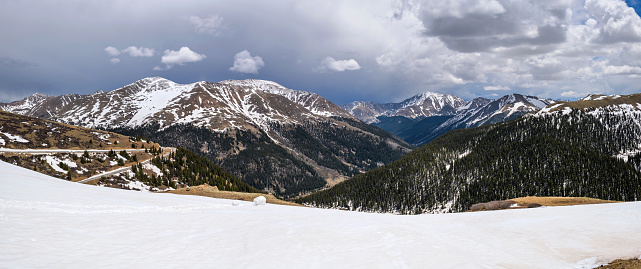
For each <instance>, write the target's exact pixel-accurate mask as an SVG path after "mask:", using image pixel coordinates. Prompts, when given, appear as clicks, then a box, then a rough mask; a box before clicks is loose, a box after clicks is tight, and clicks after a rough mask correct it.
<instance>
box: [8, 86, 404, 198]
mask: <svg viewBox="0 0 641 269" xmlns="http://www.w3.org/2000/svg"><path fill="white" fill-rule="evenodd" d="M19 103H20V101H19V102H14V103H10V104H0V109H3V110H7V111H16V108H17V107H18V106H19V105H20V104H19ZM20 111H21V113H23V114H25V115H33V116H38V117H42V118H47V119H52V120H55V121H59V122H64V123H70V124H75V125H80V126H84V127H89V128H101V129H109V130H116V131H118V132H121V133H124V134H127V135H131V136H145V137H148V138H150V139H153V140H154V141H157V142H160V143H162V144H164V145H167V146H174V147H178V146H182V147H185V148H187V149H189V150H192V151H196V152H199V153H201V154H203V155H204V156H206V157H207V158H209V159H210V160H212V161H214V162H215V163H217V164H219V165H221V166H222V167H223V168H225V169H226V170H228V171H229V172H231V173H232V174H234V175H235V176H237V177H238V178H240V179H241V180H243V181H245V182H247V183H249V184H251V185H253V186H255V187H257V188H259V189H262V190H268V191H271V192H274V193H276V194H280V195H296V194H298V193H302V192H307V191H310V190H313V189H317V188H322V187H324V186H325V185H326V184H327V182H328V181H329V182H333V181H340V180H341V179H343V178H345V177H346V176H351V175H354V174H356V173H360V172H361V171H366V170H369V169H372V168H375V167H378V166H381V165H383V164H384V163H388V162H391V161H393V160H395V159H397V158H399V157H401V156H402V155H404V154H405V153H406V152H408V151H409V149H410V148H412V146H410V145H408V144H407V143H405V142H404V141H402V140H401V139H399V138H397V137H395V136H394V135H391V134H389V133H387V132H385V131H383V130H381V129H378V128H376V127H373V126H369V125H366V124H363V123H361V122H359V121H358V120H357V119H356V118H354V117H352V116H351V115H349V114H348V113H347V112H346V111H344V110H343V109H341V108H340V107H338V106H336V105H335V104H333V103H331V102H330V101H328V100H326V99H324V98H322V97H320V96H318V95H316V94H313V93H309V92H302V91H294V90H290V89H287V88H284V87H282V86H281V85H278V84H277V83H274V82H269V81H260V80H245V81H223V82H221V83H212V82H204V81H201V82H196V83H191V84H178V83H175V82H172V81H169V80H167V79H164V78H159V77H153V78H146V79H142V80H139V81H136V82H134V83H132V84H130V85H127V86H125V87H122V88H120V89H116V90H113V91H109V92H96V93H94V94H90V95H82V96H81V95H64V96H58V97H47V98H45V99H43V100H41V101H40V102H39V103H37V104H34V105H33V106H31V107H30V108H24V106H23V108H21V110H20Z"/></svg>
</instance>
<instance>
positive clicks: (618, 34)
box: [585, 0, 641, 44]
mask: <svg viewBox="0 0 641 269" xmlns="http://www.w3.org/2000/svg"><path fill="white" fill-rule="evenodd" d="M585 8H586V9H587V10H588V11H589V12H590V14H591V15H592V16H594V18H595V19H596V20H597V21H598V22H600V23H599V24H594V25H592V26H593V27H595V28H596V29H597V30H598V32H597V33H598V35H597V36H596V37H595V39H594V40H593V41H595V42H597V43H603V44H612V43H617V42H639V41H641V18H639V15H638V14H637V13H636V12H635V11H634V9H633V8H631V7H629V6H628V5H627V4H626V3H625V2H624V1H620V0H586V1H585Z"/></svg>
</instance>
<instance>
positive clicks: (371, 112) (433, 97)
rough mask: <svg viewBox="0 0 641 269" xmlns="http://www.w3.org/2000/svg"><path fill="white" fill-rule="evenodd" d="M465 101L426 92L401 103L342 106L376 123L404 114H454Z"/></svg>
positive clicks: (408, 115) (350, 104)
mask: <svg viewBox="0 0 641 269" xmlns="http://www.w3.org/2000/svg"><path fill="white" fill-rule="evenodd" d="M464 104H465V101H464V100H463V99H461V98H459V97H456V96H454V95H451V94H441V93H434V92H426V93H422V94H418V95H415V96H412V97H410V98H408V99H406V100H404V101H403V102H400V103H386V104H381V103H375V102H361V101H356V102H351V103H349V104H345V105H342V106H341V107H342V108H344V109H345V110H347V111H348V112H349V113H350V114H351V115H353V116H354V117H356V118H358V119H359V120H361V121H363V122H365V123H370V124H371V123H376V122H378V120H377V118H378V117H381V116H383V117H393V116H402V117H406V118H410V119H422V118H426V117H430V116H434V115H452V114H454V113H455V111H456V109H457V108H458V107H460V106H462V105H464Z"/></svg>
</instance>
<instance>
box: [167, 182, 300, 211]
mask: <svg viewBox="0 0 641 269" xmlns="http://www.w3.org/2000/svg"><path fill="white" fill-rule="evenodd" d="M168 192H169V193H175V194H183V195H197V196H205V197H211V198H222V199H230V200H242V201H249V202H252V201H254V198H256V197H258V196H261V195H262V196H265V198H267V202H268V203H270V204H277V205H289V206H302V205H300V204H297V203H293V202H288V201H283V200H281V199H278V198H276V197H274V195H272V194H265V193H246V192H234V191H219V190H218V188H217V187H216V186H213V187H212V186H209V185H207V184H204V185H199V186H193V187H189V190H187V188H178V189H176V190H172V191H168Z"/></svg>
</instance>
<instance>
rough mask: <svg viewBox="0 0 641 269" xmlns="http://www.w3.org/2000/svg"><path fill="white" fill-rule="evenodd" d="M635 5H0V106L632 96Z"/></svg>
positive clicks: (637, 59)
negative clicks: (156, 81) (186, 93)
mask: <svg viewBox="0 0 641 269" xmlns="http://www.w3.org/2000/svg"><path fill="white" fill-rule="evenodd" d="M637 1H638V0H630V1H627V2H624V1H622V0H518V1H517V0H514V1H511V0H450V1H432V0H430V1H413V0H381V1H341V0H310V1H294V0H291V1H290V0H282V1H280V0H274V1H253V0H252V1H246V0H235V1H190V0H183V1H162V0H137V1H125V0H113V1H110V0H104V1H86V0H76V1H74V0H68V1H44V0H43V1H20V0H0V6H1V7H2V8H1V9H0V25H1V26H0V36H2V42H0V102H7V101H13V100H17V99H20V98H22V97H25V96H27V95H30V94H32V93H35V92H40V93H45V94H49V95H61V94H67V93H80V94H88V93H91V92H94V91H96V90H104V91H109V90H114V89H117V88H119V87H122V86H124V85H127V84H129V83H132V82H134V81H136V80H138V79H141V78H144V77H150V76H161V77H165V78H167V79H170V80H173V81H175V82H178V83H192V82H196V81H202V80H205V81H212V82H217V81H221V80H226V79H247V78H257V79H266V80H272V81H276V82H278V83H280V84H282V85H283V86H285V87H288V88H291V89H295V90H306V91H312V92H316V93H318V94H321V95H322V96H324V97H326V98H328V99H330V100H331V101H333V102H335V103H338V104H343V103H347V102H350V101H354V100H369V101H378V102H389V101H400V100H402V99H405V98H407V97H409V96H411V95H414V94H416V93H420V92H425V91H435V92H441V93H452V94H456V95H458V96H460V97H462V98H464V99H471V98H474V97H477V96H483V97H489V98H495V97H498V96H502V95H505V94H510V93H523V94H531V95H537V96H541V97H546V98H555V99H566V100H573V99H576V98H579V97H583V96H585V95H586V94H588V93H604V94H630V93H639V92H641V18H640V17H639V15H638V14H637V13H636V12H635V9H634V8H633V7H637V6H638V2H637Z"/></svg>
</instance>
